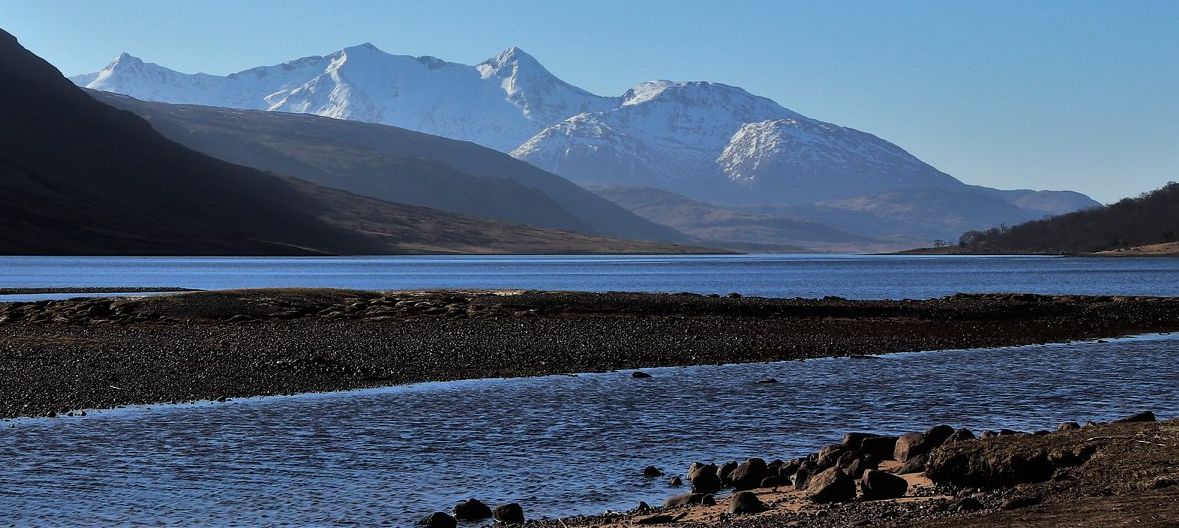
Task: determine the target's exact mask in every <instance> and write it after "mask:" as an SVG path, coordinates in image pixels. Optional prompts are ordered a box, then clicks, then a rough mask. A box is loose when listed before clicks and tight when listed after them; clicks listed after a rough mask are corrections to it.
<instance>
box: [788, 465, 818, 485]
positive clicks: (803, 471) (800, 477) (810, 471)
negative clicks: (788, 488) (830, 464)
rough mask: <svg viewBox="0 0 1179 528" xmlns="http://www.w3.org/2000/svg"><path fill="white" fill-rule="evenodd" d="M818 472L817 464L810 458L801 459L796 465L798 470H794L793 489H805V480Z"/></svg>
mask: <svg viewBox="0 0 1179 528" xmlns="http://www.w3.org/2000/svg"><path fill="white" fill-rule="evenodd" d="M818 473H819V466H816V465H815V463H814V462H811V461H810V460H803V461H802V463H801V464H800V465H799V466H798V470H797V471H795V472H794V475H793V476H794V489H796V490H800V491H801V490H805V489H806V485H807V482H808V481H809V480H810V478H811V477H813V476H815V475H816V474H818Z"/></svg>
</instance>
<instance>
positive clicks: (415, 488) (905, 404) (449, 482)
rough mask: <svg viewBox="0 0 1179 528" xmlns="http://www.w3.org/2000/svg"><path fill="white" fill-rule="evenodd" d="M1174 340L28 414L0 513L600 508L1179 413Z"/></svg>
mask: <svg viewBox="0 0 1179 528" xmlns="http://www.w3.org/2000/svg"><path fill="white" fill-rule="evenodd" d="M1176 352H1179V339H1176V338H1173V337H1169V336H1165V337H1153V338H1139V339H1129V340H1117V341H1113V342H1110V343H1077V344H1068V345H1049V346H1034V347H1019V348H1008V349H996V350H987V351H944V352H930V353H917V354H896V355H891V356H886V357H883V358H879V359H823V360H809V361H805V362H802V361H796V362H784V363H771V364H749V365H729V366H703V367H687V368H664V369H652V370H650V371H649V372H651V373H652V374H654V377H653V378H652V379H648V380H635V379H632V378H631V377H630V376H629V374H628V373H625V372H618V373H604V374H583V375H580V376H577V377H567V376H552V377H544V378H532V379H514V380H476V381H462V382H450V383H427V384H420V385H414V386H406V387H396V388H384V389H374V390H365V391H354V392H346V393H332V394H319V395H304V396H294V397H277V398H254V399H246V400H237V401H231V402H229V403H225V404H200V405H183V406H155V407H150V408H147V409H143V408H137V409H125V410H116V411H105V412H96V413H91V414H90V415H89V416H87V417H84V418H64V419H29V420H18V421H15V422H10V423H8V424H5V425H6V427H4V428H3V429H0V512H4V515H5V516H6V517H7V518H6V519H4V520H5V521H7V522H13V523H16V524H22V525H24V524H35V525H45V524H54V525H56V524H74V525H93V524H137V525H144V524H161V523H165V524H202V525H227V524H239V523H242V522H245V523H250V524H283V523H291V524H318V525H322V524H343V525H371V524H378V523H386V524H391V525H397V526H406V525H409V524H411V523H412V522H413V521H416V520H417V519H418V518H420V517H421V516H422V515H424V514H425V513H428V512H430V511H433V510H436V509H449V507H450V506H451V505H452V504H453V503H456V502H458V501H460V500H462V499H465V498H467V497H470V496H475V497H478V498H480V499H482V500H484V501H485V502H489V503H498V502H506V501H519V502H521V503H522V504H523V505H524V507H525V509H526V512H527V513H528V514H529V515H530V516H554V515H568V514H575V513H599V512H601V511H603V510H606V509H611V508H613V509H623V508H630V507H633V506H634V505H635V504H637V503H638V501H639V500H646V501H648V502H657V501H661V500H662V499H663V498H665V497H667V496H668V495H670V494H673V493H675V492H676V490H675V489H673V488H669V487H667V485H666V484H665V481H664V479H645V478H643V477H642V474H641V470H642V468H643V467H644V466H647V465H650V464H654V465H657V466H659V467H662V468H664V469H665V470H669V471H670V472H672V473H675V472H680V473H682V472H683V471H684V469H686V467H687V465H688V464H689V463H690V462H692V461H693V460H712V459H737V458H742V457H749V456H763V457H781V458H786V457H792V456H798V455H801V454H804V453H805V452H807V451H808V450H813V449H815V448H817V447H818V446H820V445H822V444H825V443H830V442H831V441H833V440H837V439H838V437H839V436H840V435H841V434H842V433H843V432H844V431H847V430H867V431H876V432H890V433H899V432H904V431H908V430H917V429H922V430H923V429H925V428H927V427H928V426H930V425H933V424H937V423H949V424H954V425H965V426H969V427H971V428H974V429H976V430H981V429H997V428H1001V427H1010V428H1013V429H1023V430H1033V429H1039V428H1047V427H1051V426H1053V425H1054V424H1055V423H1057V422H1060V421H1063V420H1081V421H1083V420H1085V419H1094V420H1108V419H1111V418H1115V417H1118V416H1121V415H1125V414H1129V413H1131V412H1136V411H1139V410H1143V409H1151V410H1154V411H1155V412H1156V413H1158V414H1159V415H1160V416H1161V417H1174V416H1176V415H1179V391H1176V389H1175V385H1174V382H1175V380H1176V379H1179V362H1176V361H1175V354H1176ZM764 376H773V377H775V378H777V379H778V380H780V381H781V383H778V384H758V383H756V381H757V380H758V379H760V378H762V377H764Z"/></svg>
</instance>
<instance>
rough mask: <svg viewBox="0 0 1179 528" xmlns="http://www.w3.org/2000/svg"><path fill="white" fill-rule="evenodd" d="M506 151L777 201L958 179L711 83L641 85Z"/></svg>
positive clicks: (676, 187)
mask: <svg viewBox="0 0 1179 528" xmlns="http://www.w3.org/2000/svg"><path fill="white" fill-rule="evenodd" d="M512 155H513V156H515V157H517V158H520V159H523V160H526V161H529V162H531V163H533V164H535V165H537V166H539V167H541V168H543V169H548V170H550V171H554V172H556V173H558V174H561V175H563V176H566V177H568V178H570V179H572V180H574V181H576V182H582V183H591V184H609V185H631V186H634V185H639V186H648V187H656V188H662V189H667V190H672V191H676V192H680V193H683V194H686V195H688V196H691V197H693V198H697V199H706V200H708V199H710V200H714V201H715V200H718V199H722V200H725V201H731V202H736V203H763V204H775V205H782V204H794V203H807V202H813V201H817V200H824V199H831V198H841V197H849V196H859V195H864V194H872V193H876V192H880V191H883V190H888V189H899V188H906V187H939V188H941V187H952V186H961V185H962V183H961V182H959V181H957V180H955V179H954V178H952V177H951V176H949V175H947V174H945V173H942V172H940V171H938V170H937V169H934V168H933V167H930V166H929V165H926V164H925V163H923V162H921V161H920V160H918V159H917V158H915V157H913V156H912V155H910V154H909V153H908V152H905V151H904V150H903V149H901V148H900V147H897V146H896V145H893V144H891V143H889V142H887V141H884V140H882V139H880V138H878V137H876V136H873V135H871V134H866V133H864V132H860V131H858V130H853V129H850V128H844V127H840V126H836V125H832V124H830V123H824V122H822V121H817V120H814V119H810V118H807V117H805V116H802V115H800V114H798V113H796V112H792V111H790V110H787V109H786V108H783V107H781V106H779V105H778V104H777V103H775V102H773V101H771V100H769V99H766V98H764V97H758V96H755V95H752V94H750V93H748V92H746V91H745V90H742V89H740V88H736V87H732V86H726V85H723V84H717V83H708V82H670V81H653V82H647V83H642V84H640V85H638V86H636V87H635V88H633V89H631V90H630V91H628V92H627V93H626V95H624V96H623V101H622V104H621V105H620V106H619V107H618V108H613V109H610V110H606V111H604V112H596V113H587V114H581V115H577V116H573V117H571V118H569V119H567V120H565V121H563V122H561V123H558V124H556V125H554V126H551V127H549V128H547V129H545V130H544V131H542V132H540V133H539V134H537V135H535V136H533V137H532V138H531V139H529V140H528V141H526V142H525V143H524V144H523V145H521V146H520V147H519V148H517V149H515V150H513V151H512Z"/></svg>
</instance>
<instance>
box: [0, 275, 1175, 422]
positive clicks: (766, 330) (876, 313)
mask: <svg viewBox="0 0 1179 528" xmlns="http://www.w3.org/2000/svg"><path fill="white" fill-rule="evenodd" d="M1174 330H1179V299H1174V298H1140V297H1075V296H1034V295H1007V294H1004V295H959V296H954V297H949V298H944V299H934V300H928V301H848V300H843V299H835V298H828V299H821V300H805V299H765V298H736V297H734V298H728V297H706V296H699V295H690V294H678V295H677V294H671V295H668V294H629V293H607V294H593V293H571V292H486V291H479V292H458V291H446V292H384V293H382V292H365V291H344V290H241V291H225V292H196V293H185V294H178V295H169V296H162V297H146V298H127V299H110V298H105V299H75V300H69V301H42V302H37V303H10V304H0V417H5V418H11V417H18V416H51V415H55V414H61V413H68V412H71V411H75V410H80V409H91V408H105V407H112V406H119V405H126V404H136V403H154V402H176V401H189V400H216V399H219V398H232V397H239V396H251V395H269V394H290V393H298V392H312V391H328V390H340V389H349V388H360V387H371V386H377V385H391V384H402V383H411V382H420V381H439V380H455V379H468V378H482V377H511V376H536V375H546V374H558V373H566V372H588V371H607V370H616V369H635V368H641V367H655V366H674V365H693V364H720V363H733V362H758V361H774V360H789V359H801V358H813V357H823V356H848V355H868V354H882V353H888V352H898V351H913V350H934V349H947V348H973V347H996V346H1006V345H1021V344H1033V343H1043V342H1057V341H1068V340H1077V339H1093V338H1101V337H1111V336H1118V335H1125V334H1134V333H1143V332H1157V331H1174Z"/></svg>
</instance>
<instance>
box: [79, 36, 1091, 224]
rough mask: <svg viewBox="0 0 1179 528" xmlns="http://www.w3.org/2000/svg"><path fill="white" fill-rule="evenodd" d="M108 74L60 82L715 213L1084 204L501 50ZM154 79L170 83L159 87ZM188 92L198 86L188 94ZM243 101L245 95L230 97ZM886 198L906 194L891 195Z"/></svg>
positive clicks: (878, 142)
mask: <svg viewBox="0 0 1179 528" xmlns="http://www.w3.org/2000/svg"><path fill="white" fill-rule="evenodd" d="M140 62H141V61H140ZM123 63H126V65H125V66H122V67H121V65H122V64H123ZM112 64H113V65H114V66H113V67H108V68H106V69H104V70H103V71H101V72H99V73H98V74H88V75H84V76H76V77H75V78H74V80H75V82H78V83H80V84H85V85H86V86H88V87H91V88H94V89H99V90H110V91H116V92H120V93H125V94H127V95H131V96H133V97H137V98H140V99H145V100H156V101H164V102H174V103H190V104H204V105H211V106H224V107H230V108H248V109H256V110H270V111H285V112H295V113H313V114H317V115H323V116H327V117H335V118H341V119H349V120H357V121H369V122H377V123H381V124H387V125H393V126H399V127H403V128H408V129H411V130H416V131H420V132H425V133H430V134H435V135H441V136H444V137H449V138H455V139H460V140H465V141H472V142H474V143H477V144H480V145H483V146H486V147H489V148H492V149H495V150H498V151H500V152H506V153H510V154H511V155H512V156H513V157H516V158H517V159H521V160H524V161H527V162H528V163H531V164H533V165H535V166H537V167H539V168H541V169H543V170H545V171H548V172H551V173H554V174H557V175H559V176H562V177H564V178H567V179H569V180H570V181H572V182H573V183H575V184H578V185H605V186H617V187H624V188H654V189H661V190H665V191H670V192H672V193H675V194H678V195H682V196H684V197H687V198H689V199H691V200H695V201H700V202H707V203H709V204H714V205H717V206H721V207H770V208H782V207H786V208H789V207H811V206H818V207H820V208H826V209H825V210H827V209H830V207H828V205H820V204H832V203H837V204H839V203H842V204H844V205H840V206H838V207H837V208H836V209H838V208H839V207H845V206H847V204H851V203H852V202H853V201H856V200H859V202H860V204H859V205H854V206H850V207H852V208H853V209H864V208H866V207H869V206H868V205H867V203H866V202H865V200H868V199H870V198H871V197H880V200H883V202H887V203H888V204H892V205H888V207H893V208H894V209H896V207H895V206H896V204H899V203H900V202H904V201H907V202H909V203H911V204H914V205H916V206H917V207H918V212H919V208H920V202H919V200H920V197H922V196H934V195H936V196H939V200H953V199H957V198H956V197H954V196H951V195H950V194H946V193H966V194H973V195H974V196H976V197H977V200H978V203H979V204H991V205H992V206H993V207H992V209H991V210H989V211H987V210H975V211H971V215H972V216H971V218H972V219H971V220H970V221H969V222H966V223H965V224H968V225H970V226H972V227H979V224H978V223H977V222H976V220H977V221H981V222H984V224H983V225H999V224H1000V223H1003V222H1007V221H1008V220H1010V219H1011V218H1012V217H1013V215H1012V214H1011V210H1010V208H1011V206H1014V207H1016V208H1018V209H1020V210H1021V211H1023V212H1024V213H1026V214H1022V213H1021V215H1020V216H1019V218H1020V219H1021V220H1023V219H1029V218H1038V217H1040V216H1044V215H1056V214H1063V213H1068V212H1071V211H1075V210H1080V209H1084V208H1089V207H1095V206H1099V205H1100V204H1098V203H1097V202H1095V201H1093V200H1092V199H1090V198H1088V197H1086V196H1084V195H1081V194H1079V193H1074V192H1071V191H1032V190H999V189H990V188H986V187H982V186H977V185H969V184H967V183H964V182H962V181H959V180H957V179H956V178H954V177H953V176H951V175H950V174H948V173H946V172H943V171H941V170H939V169H937V168H935V167H933V166H930V165H929V164H927V163H925V162H923V161H921V160H920V159H918V158H916V157H915V156H913V155H912V154H910V153H909V152H908V151H906V150H905V149H903V148H902V147H900V146H898V145H895V144H892V143H890V142H888V141H887V140H885V139H883V138H880V137H878V136H875V135H873V134H871V133H868V132H864V131H860V130H856V129H853V128H849V127H843V126H839V125H836V124H832V123H827V122H823V121H820V120H818V119H814V118H810V117H807V116H804V115H802V114H799V113H797V112H794V111H792V110H789V109H787V108H785V107H783V106H781V105H779V104H778V103H777V102H775V101H773V100H771V99H768V98H765V97H762V96H758V95H755V94H752V93H749V92H748V91H746V90H744V89H742V88H740V87H736V86H729V85H725V84H722V83H715V82H708V81H668V80H658V81H646V82H641V83H638V84H636V85H635V86H633V87H632V88H630V89H628V90H627V91H626V92H624V93H623V94H622V95H620V96H618V97H606V96H599V95H595V94H592V93H590V92H588V91H585V90H582V89H580V88H577V87H575V86H572V85H570V84H568V83H566V82H564V81H562V80H561V79H559V78H557V77H556V76H555V75H553V74H552V73H551V72H550V71H549V70H547V69H546V68H544V66H543V65H541V64H540V62H539V61H537V60H536V59H535V57H532V56H531V55H528V54H527V53H525V52H523V51H522V50H520V49H519V48H515V47H513V48H509V49H507V50H504V51H503V52H501V53H499V54H497V55H495V56H493V57H492V58H490V59H488V60H486V61H483V62H481V63H479V64H476V65H474V66H467V65H462V64H457V63H451V62H446V61H443V60H441V59H437V58H433V57H409V56H402V55H392V54H388V53H385V52H382V51H380V50H379V49H377V48H376V47H375V46H372V45H361V46H352V47H348V48H344V49H342V50H339V51H337V52H334V53H331V54H328V55H324V56H321V57H307V58H303V59H298V60H296V61H291V62H288V63H283V64H281V65H276V66H266V67H258V68H252V69H250V70H244V71H243V72H239V73H237V74H232V75H229V76H226V77H223V78H219V79H221V80H210V79H209V78H207V77H205V76H201V74H192V75H191V76H188V77H176V76H177V75H180V76H184V75H187V74H178V73H176V72H172V71H171V70H168V71H166V72H160V73H159V74H158V75H157V74H155V73H139V74H135V71H134V68H132V66H134V65H135V61H132V60H129V59H128V60H123V57H122V56H121V57H120V60H119V61H116V62H115V63H112ZM144 64H149V63H144ZM144 67H145V68H146V67H147V66H144ZM156 67H158V68H162V67H159V66H156ZM124 68H125V69H126V71H127V72H129V73H128V75H126V76H123V75H122V74H121V72H122V71H123V69H124ZM165 70H166V69H165ZM263 78H265V80H264V81H263V80H259V79H263ZM176 79H179V80H176ZM235 79H236V80H235ZM242 79H245V80H242ZM161 80H162V81H161ZM161 83H162V84H161ZM169 83H172V84H174V85H175V87H174V89H172V90H171V91H170V90H169V88H168V84H169ZM206 85H208V86H206ZM243 87H244V88H243ZM247 88H248V90H247ZM198 89H199V90H203V91H201V93H200V94H198V95H193V94H192V93H190V92H192V91H193V90H198ZM250 90H253V95H249V94H247V93H246V92H248V91H250ZM244 97H245V98H250V100H249V101H244V100H243V98H244ZM211 98H212V99H215V100H212V99H211ZM185 99H188V100H185ZM901 192H910V195H909V196H907V197H901V196H898V195H897V193H901ZM883 206H885V204H884V203H881V204H878V205H876V206H871V207H870V208H875V209H877V210H879V209H880V207H883ZM906 207H907V206H906ZM640 216H642V215H640ZM853 216H854V217H855V218H859V219H860V221H862V222H863V224H862V225H859V226H856V225H852V224H848V223H844V224H843V225H839V226H834V227H836V228H837V229H839V230H843V231H849V229H848V228H849V227H854V228H855V229H853V230H850V231H849V233H852V234H857V235H862V236H868V237H871V238H877V235H878V233H875V232H873V230H875V229H876V228H877V227H878V226H875V225H872V223H873V220H872V219H871V218H872V215H868V216H863V215H859V216H856V215H852V216H847V215H844V216H843V217H842V218H843V219H844V220H847V221H850V219H852V218H853ZM953 217H954V214H953V212H952V211H950V212H948V213H947V212H945V211H942V212H937V213H931V215H930V216H929V217H928V218H927V219H925V220H924V221H926V222H931V223H938V224H947V225H949V224H953V223H954V222H955V221H956V220H954V218H953ZM806 220H813V219H812V218H807V219H806ZM922 221H923V220H921V219H915V220H913V221H908V220H906V221H905V222H902V223H900V224H893V225H896V226H898V228H904V229H906V231H905V232H901V233H895V234H894V235H896V236H891V235H890V238H893V239H898V240H899V239H905V240H914V237H918V236H923V235H922V233H925V234H928V232H929V231H928V230H923V229H921V228H920V226H919V225H918V224H920V223H921V222H922ZM914 222H915V223H914ZM905 225H908V226H910V227H904V226H905ZM939 233H944V231H939ZM780 242H781V243H783V244H790V243H791V241H789V240H783V241H780Z"/></svg>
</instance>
